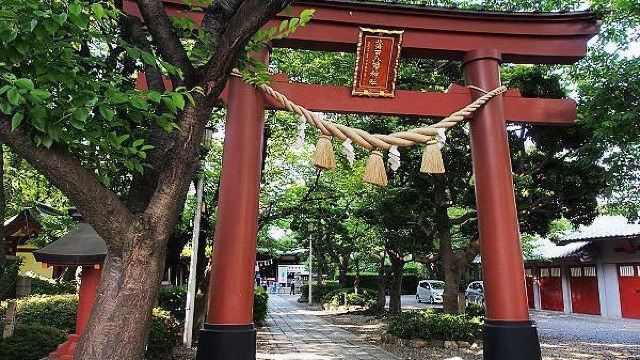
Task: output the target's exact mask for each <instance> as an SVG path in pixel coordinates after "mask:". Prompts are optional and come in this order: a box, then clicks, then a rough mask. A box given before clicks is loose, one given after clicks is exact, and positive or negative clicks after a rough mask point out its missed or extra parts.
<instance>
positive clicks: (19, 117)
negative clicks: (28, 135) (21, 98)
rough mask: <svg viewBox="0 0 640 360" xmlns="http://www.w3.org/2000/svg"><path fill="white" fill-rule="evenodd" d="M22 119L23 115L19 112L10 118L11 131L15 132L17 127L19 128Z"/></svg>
mask: <svg viewBox="0 0 640 360" xmlns="http://www.w3.org/2000/svg"><path fill="white" fill-rule="evenodd" d="M23 119H24V114H22V113H21V112H19V113H15V115H13V117H12V118H11V131H13V130H15V129H16V128H17V127H18V126H20V124H21V123H22V120H23Z"/></svg>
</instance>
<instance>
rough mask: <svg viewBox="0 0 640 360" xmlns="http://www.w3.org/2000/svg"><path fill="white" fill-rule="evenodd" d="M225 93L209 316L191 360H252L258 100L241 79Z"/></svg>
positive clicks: (231, 82) (261, 119) (259, 135)
mask: <svg viewBox="0 0 640 360" xmlns="http://www.w3.org/2000/svg"><path fill="white" fill-rule="evenodd" d="M228 88H229V93H230V95H231V96H230V97H229V103H228V108H227V123H226V126H225V140H224V153H223V157H222V163H223V168H222V173H221V175H220V199H219V201H218V223H217V226H216V232H215V238H214V250H213V266H212V271H211V284H210V286H209V312H208V314H207V321H206V324H205V326H204V329H202V330H200V336H199V341H198V353H197V357H196V359H197V360H249V359H255V358H256V329H255V327H254V325H253V287H254V275H255V271H254V269H255V261H256V241H257V240H256V239H257V233H258V199H259V196H260V170H261V166H262V144H263V142H262V139H263V131H264V106H263V99H262V96H261V95H260V94H259V93H258V92H257V90H256V89H254V88H253V87H252V86H251V85H249V84H246V83H245V82H244V81H243V80H242V79H241V78H239V77H235V76H231V77H230V79H229V84H228Z"/></svg>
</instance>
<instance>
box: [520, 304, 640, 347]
mask: <svg viewBox="0 0 640 360" xmlns="http://www.w3.org/2000/svg"><path fill="white" fill-rule="evenodd" d="M531 315H532V316H531V317H532V319H533V320H535V321H536V323H537V324H538V331H539V332H540V336H541V337H542V338H546V339H557V340H562V341H576V340H577V341H582V342H589V343H599V344H625V345H640V321H638V320H629V319H625V320H622V319H605V318H602V317H600V316H588V315H572V314H562V313H552V312H546V311H534V312H532V314H531Z"/></svg>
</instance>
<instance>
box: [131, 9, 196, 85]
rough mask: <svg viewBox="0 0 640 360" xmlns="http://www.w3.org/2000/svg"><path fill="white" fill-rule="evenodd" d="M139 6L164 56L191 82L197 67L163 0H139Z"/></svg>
mask: <svg viewBox="0 0 640 360" xmlns="http://www.w3.org/2000/svg"><path fill="white" fill-rule="evenodd" d="M138 7H139V8H140V13H141V14H142V18H143V19H144V23H145V25H147V28H148V29H149V33H151V36H152V37H153V42H154V44H155V45H156V46H157V47H158V51H160V54H161V55H162V57H163V58H164V59H165V60H167V62H169V63H171V64H172V65H173V66H176V67H178V68H179V69H180V70H182V72H183V73H184V76H185V79H187V82H191V81H192V80H193V79H194V78H195V76H194V75H195V69H194V68H193V65H192V64H191V61H190V60H189V57H188V56H187V52H186V51H185V49H184V47H183V46H182V43H181V42H180V38H179V37H178V34H176V32H175V28H174V27H173V25H172V24H171V20H170V19H169V15H167V13H166V11H165V9H164V5H163V4H162V1H161V0H138Z"/></svg>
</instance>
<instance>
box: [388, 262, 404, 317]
mask: <svg viewBox="0 0 640 360" xmlns="http://www.w3.org/2000/svg"><path fill="white" fill-rule="evenodd" d="M389 258H390V260H391V271H392V272H393V278H392V280H391V289H390V291H389V313H390V314H399V313H400V312H401V311H402V276H403V275H404V260H403V259H402V258H400V257H398V256H395V255H391V254H389Z"/></svg>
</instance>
